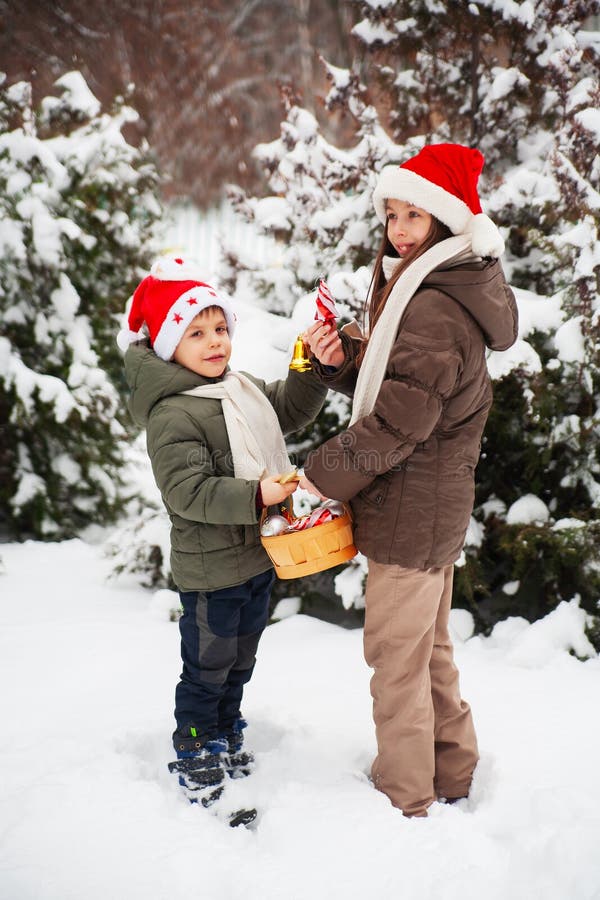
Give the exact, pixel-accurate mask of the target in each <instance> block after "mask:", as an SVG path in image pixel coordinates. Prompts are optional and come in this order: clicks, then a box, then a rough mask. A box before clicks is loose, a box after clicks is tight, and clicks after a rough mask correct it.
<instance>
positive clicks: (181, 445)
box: [125, 342, 327, 591]
mask: <svg viewBox="0 0 600 900" xmlns="http://www.w3.org/2000/svg"><path fill="white" fill-rule="evenodd" d="M125 374H126V377H127V381H128V383H129V387H130V388H131V397H130V401H129V410H130V412H131V415H132V416H133V419H134V421H135V422H136V424H137V425H140V426H141V427H143V428H145V429H146V443H147V448H148V454H149V456H150V460H151V463H152V470H153V472H154V478H155V480H156V483H157V485H158V488H159V490H160V492H161V495H162V499H163V502H164V504H165V506H166V508H167V512H168V513H169V518H170V519H171V572H172V575H173V580H174V581H175V584H176V585H177V587H178V588H179V590H180V591H194V590H209V591H212V590H218V589H219V588H225V587H230V586H231V585H234V584H242V583H243V582H244V581H247V580H248V579H249V578H252V577H253V576H254V575H258V574H260V573H261V572H265V571H266V570H267V569H268V568H269V567H270V566H271V561H270V559H269V557H268V556H267V554H266V553H265V551H264V550H263V547H262V545H261V543H260V535H259V527H258V518H259V515H260V513H259V512H258V511H257V506H256V492H257V486H258V482H257V481H246V480H244V479H242V478H234V475H233V465H232V459H231V451H230V447H229V440H228V438H227V430H226V428H225V419H224V417H223V410H222V407H221V401H220V400H212V399H208V398H205V397H202V398H200V397H189V396H181V394H180V391H186V390H190V388H194V387H197V386H198V385H202V384H210V383H214V381H215V380H218V379H208V378H203V377H202V376H201V375H196V374H195V373H194V372H191V371H190V370H189V369H185V368H183V367H182V366H180V365H178V364H177V363H174V362H164V361H163V360H161V359H159V357H157V356H156V355H155V353H154V352H153V351H152V350H151V349H150V348H149V346H148V344H147V343H145V342H141V343H137V344H132V345H131V346H130V347H129V349H128V350H127V353H126V354H125ZM244 374H247V373H244ZM248 378H251V379H252V381H253V382H254V384H255V385H256V386H257V387H259V388H260V390H261V391H263V393H264V394H265V396H266V397H268V399H269V400H270V402H271V404H272V405H273V408H274V409H275V412H276V413H277V417H278V419H279V422H280V424H281V429H282V431H283V433H284V434H289V433H290V432H292V431H297V430H298V429H299V428H302V427H303V426H304V425H307V424H308V423H309V422H311V421H312V420H313V419H314V418H315V416H316V415H317V414H318V412H319V410H320V409H321V407H322V406H323V402H324V400H325V396H326V394H327V388H326V387H324V386H323V385H322V383H321V382H320V381H319V380H318V379H317V377H316V376H315V375H313V374H312V373H311V372H303V373H298V372H292V371H291V372H290V373H289V375H288V377H287V379H286V380H284V381H274V382H272V383H271V384H265V382H264V381H260V380H259V379H258V378H254V377H253V376H252V375H248Z"/></svg>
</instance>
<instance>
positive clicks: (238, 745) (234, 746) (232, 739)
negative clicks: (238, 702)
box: [223, 716, 254, 778]
mask: <svg viewBox="0 0 600 900" xmlns="http://www.w3.org/2000/svg"><path fill="white" fill-rule="evenodd" d="M247 725H248V723H247V722H246V720H245V719H243V718H242V717H241V716H239V717H238V718H237V719H236V720H235V722H234V723H233V725H232V726H231V729H229V730H228V731H226V732H225V734H224V735H223V738H224V739H225V740H226V741H227V745H228V751H227V753H225V756H224V760H223V761H224V763H225V770H226V772H227V774H228V775H229V777H230V778H244V777H245V776H246V775H250V773H251V772H252V771H253V769H254V754H253V753H252V751H251V750H243V749H242V748H243V744H244V728H246V727H247Z"/></svg>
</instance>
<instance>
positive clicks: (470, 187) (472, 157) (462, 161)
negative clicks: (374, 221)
mask: <svg viewBox="0 0 600 900" xmlns="http://www.w3.org/2000/svg"><path fill="white" fill-rule="evenodd" d="M483 163H484V159H483V154H482V153H480V152H479V150H475V149H472V148H471V147H463V146H462V145H461V144H430V145H428V146H427V147H423V149H422V150H421V151H420V152H419V153H417V155H416V156H413V157H412V159H408V160H407V161H406V162H404V163H402V165H400V166H397V165H390V166H384V168H383V169H382V170H381V172H380V173H379V180H378V182H377V185H376V187H375V191H374V193H373V203H374V206H375V211H376V213H377V216H378V218H379V220H380V221H381V222H382V223H384V224H385V221H386V214H385V201H386V200H405V201H406V202H407V203H412V204H414V206H419V207H420V208H421V209H424V210H426V212H428V213H430V214H431V215H432V216H435V218H436V219H439V220H440V222H443V223H444V225H447V226H448V228H449V229H450V231H451V232H452V234H469V235H470V236H471V246H472V249H473V253H475V254H476V255H477V256H494V257H498V256H501V255H502V253H503V252H504V241H503V240H502V236H501V234H500V232H499V231H498V229H497V228H496V226H495V225H494V223H493V222H492V220H491V219H490V218H488V216H486V215H485V214H484V213H482V211H481V203H480V201H479V194H478V193H477V182H478V180H479V176H480V174H481V170H482V169H483Z"/></svg>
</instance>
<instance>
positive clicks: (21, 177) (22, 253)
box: [0, 72, 160, 538]
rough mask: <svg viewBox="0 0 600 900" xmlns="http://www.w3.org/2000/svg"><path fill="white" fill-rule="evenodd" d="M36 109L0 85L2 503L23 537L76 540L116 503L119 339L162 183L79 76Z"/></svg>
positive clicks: (13, 529)
mask: <svg viewBox="0 0 600 900" xmlns="http://www.w3.org/2000/svg"><path fill="white" fill-rule="evenodd" d="M56 86H57V89H58V91H59V93H60V96H49V97H46V98H44V99H43V100H42V102H41V104H40V105H39V106H38V107H36V108H34V107H33V105H32V100H31V86H30V84H29V83H27V82H19V83H16V84H12V85H8V84H7V83H6V79H5V78H4V77H3V76H2V85H1V87H0V209H1V214H0V245H1V247H2V252H1V253H0V311H1V313H0V421H1V422H2V450H1V451H0V499H1V509H2V528H3V530H4V531H7V532H9V533H11V534H13V535H16V536H18V537H26V536H34V537H41V538H44V537H46V538H48V537H52V538H62V537H69V536H73V535H74V534H76V533H77V532H78V530H79V529H81V528H82V527H84V526H86V525H88V524H90V523H103V522H106V521H109V520H110V519H111V518H112V517H113V516H114V515H115V513H116V512H117V511H118V510H119V508H120V506H121V502H122V482H121V473H122V470H123V464H124V456H123V449H124V444H123V438H124V436H125V430H124V423H125V421H126V419H125V410H124V404H123V399H122V393H123V387H124V383H123V375H122V360H121V357H120V354H119V352H118V349H117V348H116V345H115V333H116V331H117V330H118V325H119V319H120V315H121V313H122V310H123V308H124V306H125V302H126V300H127V298H128V297H129V296H130V294H131V293H132V290H133V288H134V286H135V284H136V283H137V281H138V280H139V276H140V273H141V272H142V271H143V268H145V267H146V265H147V263H148V261H149V258H150V253H151V248H152V239H153V233H154V228H155V222H156V220H157V217H158V215H159V214H160V206H159V204H158V202H157V200H156V188H157V184H158V176H157V172H156V169H155V167H154V165H153V164H152V163H151V162H150V161H149V159H148V158H147V154H146V151H145V150H144V148H142V149H141V150H138V149H136V148H134V147H132V146H130V145H129V144H128V143H127V141H126V140H125V138H124V137H123V135H122V132H121V129H122V127H123V126H124V125H125V124H126V123H127V122H129V121H131V120H132V119H133V118H135V115H136V114H135V112H134V111H133V110H132V109H130V108H129V107H127V106H125V105H124V104H123V102H118V103H116V105H115V109H114V110H113V111H112V112H110V113H109V112H102V111H101V109H100V104H99V102H98V101H97V99H96V98H95V97H94V95H93V94H92V93H91V91H90V90H89V88H88V86H87V84H86V82H85V81H84V79H83V78H82V76H81V75H80V73H78V72H69V73H67V74H65V75H63V76H62V77H61V78H59V79H58V81H57V82H56Z"/></svg>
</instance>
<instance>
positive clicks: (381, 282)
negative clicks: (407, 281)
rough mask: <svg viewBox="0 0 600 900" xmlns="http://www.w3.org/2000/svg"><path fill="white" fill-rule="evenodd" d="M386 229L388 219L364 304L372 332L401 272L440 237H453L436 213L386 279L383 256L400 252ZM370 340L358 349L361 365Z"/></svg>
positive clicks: (366, 318)
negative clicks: (420, 239) (422, 235)
mask: <svg viewBox="0 0 600 900" xmlns="http://www.w3.org/2000/svg"><path fill="white" fill-rule="evenodd" d="M387 232H388V230H387V222H386V224H385V226H384V231H383V240H382V241H381V246H380V248H379V252H378V253H377V256H376V258H375V266H374V268H373V277H372V278H371V285H370V287H369V291H368V293H367V300H366V301H365V308H364V313H363V322H364V321H365V320H368V323H369V334H370V335H371V334H373V329H374V328H375V325H376V324H377V320H378V319H379V316H380V315H381V313H382V312H383V310H384V307H385V304H386V303H387V300H388V297H389V296H390V294H391V292H392V290H393V288H394V286H395V284H396V282H397V281H398V279H399V278H400V276H401V274H402V272H403V271H404V270H405V269H406V268H407V267H408V266H409V265H410V264H411V263H412V262H414V260H415V259H417V258H418V257H419V256H422V255H423V254H424V253H426V252H427V251H428V250H429V249H431V247H433V245H434V244H438V243H439V242H440V241H445V240H446V238H449V237H452V232H451V231H450V229H449V228H448V226H447V225H444V223H443V222H440V220H439V219H436V218H435V217H434V216H432V217H431V225H430V226H429V231H428V232H427V235H426V237H425V240H424V241H423V243H422V244H420V245H419V247H417V249H416V250H413V251H412V253H409V254H407V256H405V257H404V259H402V261H401V262H400V264H399V265H398V267H397V269H396V270H395V272H394V274H393V275H392V277H391V278H390V280H389V281H387V280H386V277H385V274H384V271H383V257H384V256H398V254H397V253H396V251H395V249H394V247H393V246H392V243H391V241H390V239H389V238H388V233H387ZM398 258H399V257H398ZM369 298H370V299H369ZM368 341H369V339H368V338H366V340H364V341H363V343H362V345H361V347H360V349H359V351H358V356H357V364H358V365H359V366H360V365H361V363H362V361H363V358H364V355H365V352H366V350H367V344H368Z"/></svg>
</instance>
